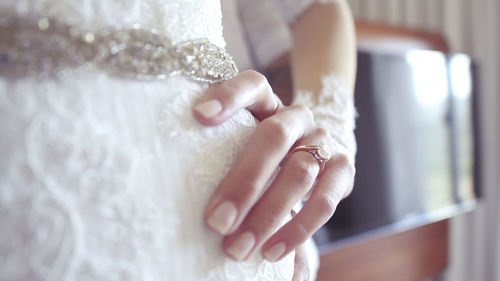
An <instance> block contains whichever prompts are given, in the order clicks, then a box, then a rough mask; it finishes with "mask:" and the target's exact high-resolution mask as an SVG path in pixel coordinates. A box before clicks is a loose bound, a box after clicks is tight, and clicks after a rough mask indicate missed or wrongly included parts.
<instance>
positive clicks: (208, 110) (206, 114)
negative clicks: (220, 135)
mask: <svg viewBox="0 0 500 281" xmlns="http://www.w3.org/2000/svg"><path fill="white" fill-rule="evenodd" d="M280 106H282V103H281V101H280V99H279V98H278V97H277V96H276V95H275V94H274V93H273V91H272V89H271V86H270V85H269V83H268V82H267V79H266V77H265V76H264V75H262V74H260V73H259V72H257V71H253V70H246V71H243V72H241V73H239V74H238V75H236V76H235V77H233V78H231V79H229V80H227V81H224V82H221V83H218V84H214V85H212V86H211V87H210V88H209V89H208V91H207V92H206V93H205V95H203V97H202V98H201V99H200V100H198V101H197V102H196V103H195V105H194V106H193V114H194V116H195V118H196V119H197V120H198V121H199V122H200V123H201V124H203V125H207V126H214V125H218V124H221V123H222V122H224V121H226V120H227V119H229V118H231V116H233V114H234V113H236V112H237V111H238V110H240V109H242V108H246V109H248V110H249V111H250V112H251V113H252V114H253V115H254V116H255V118H257V119H258V120H263V119H265V118H267V117H268V116H270V115H272V114H274V113H275V112H276V110H277V109H278V107H280Z"/></svg>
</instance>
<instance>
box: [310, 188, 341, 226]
mask: <svg viewBox="0 0 500 281" xmlns="http://www.w3.org/2000/svg"><path fill="white" fill-rule="evenodd" d="M339 201H340V197H339V196H337V195H336V194H329V193H325V194H322V195H321V196H320V197H319V198H318V200H316V208H317V210H318V213H319V217H320V218H322V219H323V220H324V221H325V222H326V221H327V220H328V219H330V218H331V217H332V215H333V213H335V210H336V209H337V205H338V202H339Z"/></svg>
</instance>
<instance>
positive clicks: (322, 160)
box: [292, 143, 332, 175]
mask: <svg viewBox="0 0 500 281" xmlns="http://www.w3.org/2000/svg"><path fill="white" fill-rule="evenodd" d="M297 151H305V152H309V154H311V155H312V156H313V157H314V159H316V161H317V162H318V164H319V172H318V175H319V174H321V172H322V171H323V169H324V168H325V165H326V162H328V160H330V157H331V156H332V152H331V150H330V147H329V146H328V145H326V144H323V143H321V144H319V145H316V144H315V145H300V146H297V147H296V148H295V149H294V150H293V151H292V153H293V152H297Z"/></svg>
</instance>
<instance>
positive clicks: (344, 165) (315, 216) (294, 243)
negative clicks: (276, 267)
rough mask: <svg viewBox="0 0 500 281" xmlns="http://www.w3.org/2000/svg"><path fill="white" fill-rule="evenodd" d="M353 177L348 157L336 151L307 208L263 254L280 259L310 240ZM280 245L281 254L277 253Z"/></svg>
mask: <svg viewBox="0 0 500 281" xmlns="http://www.w3.org/2000/svg"><path fill="white" fill-rule="evenodd" d="M353 180H354V168H353V167H352V165H351V164H350V162H349V160H348V158H347V157H346V156H345V155H343V154H337V155H334V156H333V157H332V159H330V161H328V163H327V165H326V167H325V170H324V172H323V173H322V174H321V177H320V178H318V179H317V182H316V185H315V187H314V189H313V191H312V194H311V196H310V197H309V199H308V201H307V202H306V204H305V205H304V208H302V210H301V211H300V212H299V213H298V214H297V215H296V216H295V217H294V218H293V219H292V220H291V221H289V222H288V223H287V224H285V226H283V227H282V228H281V229H280V230H279V231H278V232H276V233H275V234H274V235H273V236H272V237H271V238H269V240H268V241H267V242H266V243H265V244H264V246H263V247H262V251H263V256H264V257H265V258H266V259H267V260H269V261H277V260H279V259H281V258H282V257H284V256H286V255H287V254H288V253H289V252H290V251H293V250H294V249H295V248H297V247H298V246H299V245H301V244H302V243H303V242H304V241H305V240H307V238H309V237H310V236H311V235H312V234H313V233H314V232H316V231H317V230H318V229H319V228H320V227H321V226H322V225H323V224H325V223H326V222H327V221H328V220H329V219H330V217H331V216H332V215H333V213H334V212H335V209H336V208H337V205H338V203H339V202H340V200H341V199H342V198H343V196H344V193H345V192H346V190H348V188H349V187H350V186H351V185H352V182H353ZM278 248H279V249H280V250H281V251H280V254H276V252H277V251H276V249H278Z"/></svg>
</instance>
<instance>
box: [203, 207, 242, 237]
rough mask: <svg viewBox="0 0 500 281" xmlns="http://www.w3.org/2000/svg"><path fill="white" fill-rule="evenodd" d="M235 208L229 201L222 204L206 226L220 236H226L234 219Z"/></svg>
mask: <svg viewBox="0 0 500 281" xmlns="http://www.w3.org/2000/svg"><path fill="white" fill-rule="evenodd" d="M236 212H237V211H236V206H234V204H233V203H231V202H229V201H224V202H222V203H221V204H220V205H219V206H218V207H217V208H216V209H215V211H214V212H213V213H212V215H211V216H210V217H209V218H208V221H207V224H208V225H210V226H211V227H212V228H213V229H215V230H216V231H218V232H219V233H221V234H226V233H227V232H228V231H229V229H230V228H231V226H232V225H233V223H234V220H235V219H236Z"/></svg>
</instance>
